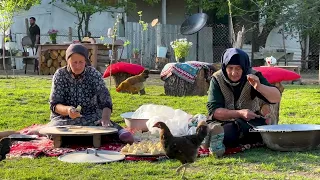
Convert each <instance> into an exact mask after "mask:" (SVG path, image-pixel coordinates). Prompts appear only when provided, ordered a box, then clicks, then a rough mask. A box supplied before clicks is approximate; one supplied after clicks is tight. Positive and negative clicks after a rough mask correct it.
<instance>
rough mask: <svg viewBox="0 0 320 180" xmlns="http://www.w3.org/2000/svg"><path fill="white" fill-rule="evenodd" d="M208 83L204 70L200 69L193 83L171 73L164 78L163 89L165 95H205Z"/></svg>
mask: <svg viewBox="0 0 320 180" xmlns="http://www.w3.org/2000/svg"><path fill="white" fill-rule="evenodd" d="M209 85H210V84H209V81H207V78H206V73H205V70H204V69H201V70H199V72H198V75H197V77H196V80H195V82H194V83H193V84H192V83H189V82H187V81H185V80H183V79H181V78H180V77H178V76H176V75H175V74H172V75H171V76H170V77H168V78H167V79H166V80H165V83H164V90H165V94H166V95H167V96H205V95H207V91H208V89H209Z"/></svg>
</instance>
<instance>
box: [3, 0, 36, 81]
mask: <svg viewBox="0 0 320 180" xmlns="http://www.w3.org/2000/svg"><path fill="white" fill-rule="evenodd" d="M39 3H40V0H5V1H0V33H3V38H2V59H3V68H4V70H5V72H6V75H7V77H8V73H7V69H6V63H5V34H6V31H7V30H8V29H9V28H10V27H11V25H12V24H13V17H14V14H15V13H18V12H19V11H22V10H28V9H30V7H32V6H33V5H35V4H39Z"/></svg>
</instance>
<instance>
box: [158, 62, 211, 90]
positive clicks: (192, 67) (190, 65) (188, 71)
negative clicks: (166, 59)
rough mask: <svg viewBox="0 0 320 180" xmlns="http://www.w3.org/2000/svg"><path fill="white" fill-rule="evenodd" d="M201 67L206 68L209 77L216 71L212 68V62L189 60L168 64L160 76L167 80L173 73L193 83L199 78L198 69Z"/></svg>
mask: <svg viewBox="0 0 320 180" xmlns="http://www.w3.org/2000/svg"><path fill="white" fill-rule="evenodd" d="M201 68H204V69H205V70H206V74H207V77H211V75H212V73H213V72H214V71H213V69H212V64H210V63H206V62H199V61H188V62H185V63H168V64H166V65H165V66H164V68H163V69H162V71H161V74H160V77H161V79H162V80H163V81H165V80H166V79H167V78H169V77H170V76H171V75H172V74H175V75H176V76H178V77H180V78H181V79H183V80H185V81H187V82H189V83H192V84H193V83H194V82H195V80H196V78H197V74H198V71H199V70H200V69H201Z"/></svg>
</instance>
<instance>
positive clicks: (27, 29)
mask: <svg viewBox="0 0 320 180" xmlns="http://www.w3.org/2000/svg"><path fill="white" fill-rule="evenodd" d="M24 22H25V25H26V34H27V36H29V35H30V32H29V21H28V18H26V19H24Z"/></svg>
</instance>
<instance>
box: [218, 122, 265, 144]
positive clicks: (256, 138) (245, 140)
mask: <svg viewBox="0 0 320 180" xmlns="http://www.w3.org/2000/svg"><path fill="white" fill-rule="evenodd" d="M248 122H249V123H250V124H251V125H253V126H261V125H266V122H265V119H263V118H256V119H252V120H250V121H248ZM222 126H223V129H224V140H223V144H224V145H225V146H226V147H229V148H233V147H238V146H239V145H240V144H243V145H244V144H255V143H259V142H260V143H262V137H261V135H260V133H259V132H249V130H250V129H251V128H252V127H251V126H250V125H249V124H248V123H247V121H246V120H243V119H236V120H235V121H230V122H224V123H223V124H222Z"/></svg>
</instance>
